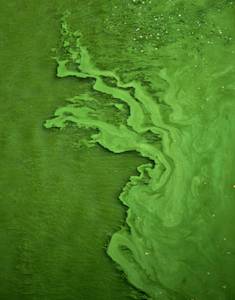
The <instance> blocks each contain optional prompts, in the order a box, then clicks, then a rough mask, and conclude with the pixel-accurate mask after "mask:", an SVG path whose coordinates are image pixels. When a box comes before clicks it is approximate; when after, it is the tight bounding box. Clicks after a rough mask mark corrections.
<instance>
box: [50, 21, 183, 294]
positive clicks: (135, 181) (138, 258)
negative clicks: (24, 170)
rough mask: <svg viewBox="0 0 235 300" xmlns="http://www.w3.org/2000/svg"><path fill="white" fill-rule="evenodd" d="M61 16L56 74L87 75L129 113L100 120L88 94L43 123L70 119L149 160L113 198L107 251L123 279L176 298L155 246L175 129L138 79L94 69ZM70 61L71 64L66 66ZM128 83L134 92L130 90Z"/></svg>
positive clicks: (108, 144)
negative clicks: (118, 225)
mask: <svg viewBox="0 0 235 300" xmlns="http://www.w3.org/2000/svg"><path fill="white" fill-rule="evenodd" d="M66 20H67V19H66V16H65V17H63V18H62V30H61V34H62V38H63V47H64V49H63V50H64V52H65V55H64V56H63V58H61V57H56V60H57V63H58V66H57V76H58V77H60V78H62V77H76V78H79V79H90V80H91V82H92V84H93V86H92V88H93V90H94V91H96V92H99V93H102V94H105V95H109V96H111V97H112V98H113V99H115V100H116V101H117V106H116V107H117V109H118V108H119V107H120V106H118V105H119V104H120V103H125V104H126V105H128V107H129V112H130V113H129V116H128V118H127V119H126V120H125V121H124V122H123V124H121V125H120V124H119V125H115V124H110V123H108V122H106V121H105V120H102V116H99V113H100V112H99V111H96V112H94V110H93V109H92V108H90V107H88V105H86V103H87V101H92V97H93V96H91V97H88V96H87V95H84V94H83V95H78V96H76V97H74V98H72V99H69V102H70V103H69V104H68V105H67V106H65V107H61V108H58V109H57V110H56V112H55V114H54V117H53V118H52V119H50V120H47V121H46V122H45V127H46V128H53V127H55V128H64V127H66V125H67V124H68V123H71V122H72V123H74V124H75V125H77V126H78V127H79V128H87V129H90V128H94V129H96V130H97V131H98V133H96V134H93V135H92V136H91V139H92V141H94V142H95V143H98V144H100V145H101V146H102V147H104V148H106V149H108V150H109V151H112V152H114V153H122V152H126V151H137V152H138V153H140V154H141V155H142V156H143V157H145V158H148V159H149V161H150V162H149V163H147V164H143V165H141V166H139V167H138V171H139V176H132V177H131V178H130V181H129V182H128V183H127V184H126V186H125V187H124V188H123V191H122V193H121V195H120V197H119V199H120V200H121V202H122V203H123V204H124V205H125V206H127V207H128V211H127V218H126V225H125V226H124V227H123V228H122V229H121V230H120V231H118V232H116V233H114V234H113V236H112V238H111V241H110V243H109V245H108V248H107V253H108V255H109V256H110V257H111V258H112V259H113V260H114V261H115V262H116V263H117V264H118V265H119V266H120V267H121V269H122V270H123V271H124V272H125V274H126V276H127V279H128V281H129V282H130V283H131V284H132V285H133V286H135V287H136V288H137V289H139V290H141V291H143V292H144V293H145V294H146V295H147V297H148V298H149V299H176V298H177V295H178V291H175V290H174V289H172V288H171V287H168V286H167V280H165V282H164V279H165V278H166V276H167V274H166V271H165V270H164V268H163V266H164V265H165V266H166V264H167V262H166V261H164V260H165V258H164V255H163V253H162V252H163V250H162V249H161V246H158V239H159V240H161V242H162V243H165V242H166V239H167V234H168V233H169V234H171V229H170V227H171V225H172V226H174V225H175V224H174V220H173V218H170V217H169V218H168V216H169V214H167V213H165V217H163V218H162V219H161V217H160V214H159V212H158V210H160V209H161V214H163V215H164V212H163V211H162V208H161V207H160V205H163V196H164V187H165V185H166V184H167V182H168V181H169V180H170V178H171V176H172V173H173V170H174V169H175V166H174V163H173V160H172V159H171V158H170V148H171V144H172V137H173V136H174V139H176V138H177V130H176V129H174V128H172V127H170V126H169V125H167V124H165V123H164V121H163V118H162V116H161V113H160V109H159V107H158V104H157V102H156V101H154V100H153V99H152V98H151V96H150V95H149V94H148V93H147V91H145V89H144V87H143V86H142V84H141V83H140V82H137V81H132V82H129V83H123V82H122V81H121V79H120V78H119V76H118V75H117V74H115V73H114V72H112V71H107V70H104V71H103V70H99V69H98V68H96V67H95V65H94V64H93V62H92V61H91V58H90V56H89V53H88V51H87V49H86V47H84V46H83V45H82V43H81V35H80V33H78V32H72V31H70V29H69V27H68V24H67V21H66ZM70 64H73V66H76V68H72V69H71V68H70V67H69V65H70ZM164 76H165V75H164V74H163V75H162V78H163V79H164ZM105 79H110V80H112V81H114V82H115V83H116V86H113V85H112V86H111V85H109V84H107V83H106V82H107V80H105ZM130 88H131V89H132V91H134V93H130ZM78 100H83V105H82V106H81V105H77V103H76V102H77V101H78ZM94 101H95V100H94ZM79 103H80V102H79ZM146 112H147V113H146ZM100 115H101V114H100ZM146 115H147V116H148V117H147V118H148V119H146ZM146 124H147V125H146ZM149 132H150V133H151V135H152V136H153V137H157V139H158V140H159V141H160V143H161V148H160V149H159V147H158V146H156V145H155V144H154V143H151V142H149V140H148V139H147V138H146V137H145V133H149ZM161 199H162V200H161ZM158 201H159V204H158ZM166 210H167V208H166ZM174 213H175V214H176V213H177V211H175V212H174ZM167 218H168V219H167ZM165 223H166V224H165ZM167 224H168V225H169V226H168V225H167ZM163 228H166V229H165V233H164V235H165V236H161V235H162V233H161V232H164V230H163ZM162 261H163V263H162ZM176 267H177V266H176ZM180 299H183V298H182V297H181V298H180Z"/></svg>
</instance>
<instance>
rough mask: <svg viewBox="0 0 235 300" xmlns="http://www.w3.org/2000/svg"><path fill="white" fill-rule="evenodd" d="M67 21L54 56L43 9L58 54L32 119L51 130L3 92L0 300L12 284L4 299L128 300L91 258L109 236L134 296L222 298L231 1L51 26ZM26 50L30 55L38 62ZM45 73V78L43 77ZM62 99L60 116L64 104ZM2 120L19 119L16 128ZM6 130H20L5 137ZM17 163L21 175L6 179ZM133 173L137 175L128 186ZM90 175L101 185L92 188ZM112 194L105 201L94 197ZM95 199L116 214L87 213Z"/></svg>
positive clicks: (138, 5) (164, 6)
mask: <svg viewBox="0 0 235 300" xmlns="http://www.w3.org/2000/svg"><path fill="white" fill-rule="evenodd" d="M76 4H79V5H76ZM40 7H41V6H40ZM32 8H33V7H31V9H32ZM66 8H68V9H70V11H71V15H70V16H69V18H68V19H69V20H68V21H67V19H66V21H63V22H62V24H63V30H62V44H61V43H59V42H58V41H59V37H58V36H57V38H56V39H55V37H54V36H55V32H57V33H56V35H57V34H58V31H59V22H58V20H59V19H58V15H56V14H54V12H53V10H46V9H45V6H42V7H41V9H42V10H43V11H44V12H45V14H48V16H49V15H51V14H52V15H53V16H54V17H55V20H56V21H53V22H54V23H57V25H58V31H57V30H56V29H55V28H53V30H54V32H53V33H52V36H53V37H54V39H55V40H56V41H57V43H56V42H53V43H52V41H51V40H50V39H49V38H48V41H50V42H49V43H50V47H51V46H53V47H55V48H57V49H58V51H57V53H56V54H55V55H56V56H57V60H58V69H57V75H58V77H61V78H60V79H56V78H54V79H53V80H52V78H47V77H46V78H44V77H43V78H44V79H43V82H44V81H45V86H44V85H43V86H42V87H41V89H40V91H41V93H42V95H40V94H39V92H38V93H37V92H35V95H34V97H36V95H37V97H36V98H37V99H39V98H40V100H41V99H42V98H43V99H42V101H43V102H40V104H38V110H40V109H41V110H40V118H38V119H40V120H41V121H42V120H45V119H48V116H49V115H50V112H51V113H52V112H53V110H55V108H56V107H60V108H59V109H57V111H56V113H55V118H53V119H50V120H48V121H47V122H46V127H57V128H58V127H59V128H63V129H62V130H61V131H59V130H58V129H55V130H51V131H50V130H48V131H46V130H44V131H43V130H42V128H39V127H38V124H35V118H36V115H37V116H38V112H37V113H36V110H35V109H34V107H33V104H31V103H32V99H33V98H30V97H28V94H27V93H29V89H28V87H29V86H30V85H29V86H26V87H25V88H24V89H22V88H21V93H22V90H23V91H24V92H25V95H24V98H23V99H28V98H30V104H31V105H32V107H30V105H28V106H27V108H25V110H23V107H25V103H26V102H25V101H22V106H21V105H20V104H19V101H17V102H15V101H16V99H15V98H13V97H12V93H13V92H12V91H15V93H16V94H17V95H18V94H19V95H21V93H19V92H18V91H19V87H18V88H17V85H14V88H9V90H10V91H11V93H10V92H9V90H8V93H9V95H11V97H10V100H9V101H10V102H7V101H4V102H3V104H4V106H6V105H8V106H7V109H6V108H5V111H6V119H7V121H8V122H10V121H9V120H11V123H10V124H11V126H9V124H8V126H7V122H5V121H4V122H3V124H4V126H6V128H7V129H6V130H3V132H4V134H6V132H7V130H8V131H11V135H10V137H9V136H8V135H6V136H5V139H7V143H6V146H5V148H3V149H5V150H3V162H4V166H5V169H6V171H5V172H2V174H3V179H4V180H3V183H4V185H3V189H5V190H6V191H7V192H6V195H8V198H9V197H10V198H9V199H11V201H8V202H7V204H4V202H3V204H2V207H3V208H4V209H5V210H6V211H7V213H8V214H11V215H13V216H14V215H16V217H15V218H14V217H13V216H12V218H10V217H8V218H7V217H6V215H5V214H4V215H5V219H6V221H5V223H4V224H5V225H4V226H5V227H6V228H8V229H7V230H8V231H10V232H12V233H11V234H10V235H7V236H6V237H5V240H6V242H5V243H4V244H3V245H4V246H3V250H2V252H3V254H4V253H8V255H7V257H9V258H8V261H7V263H6V262H5V264H4V265H5V266H6V270H7V272H6V273H4V274H9V275H8V276H9V277H11V280H9V279H4V280H3V281H2V282H3V288H2V290H3V295H4V297H5V295H8V294H7V293H9V291H7V286H9V285H12V284H15V286H17V289H16V293H15V295H16V296H15V298H14V296H13V294H11V296H6V297H5V298H9V297H12V298H14V299H18V298H19V295H20V297H21V298H22V297H24V298H23V299H116V298H117V299H126V298H127V299H128V297H130V295H131V291H130V289H129V288H128V286H127V285H125V283H127V282H125V281H121V279H120V278H119V277H118V276H119V275H118V274H120V273H119V272H118V271H117V272H115V265H114V264H113V265H112V264H111V261H108V260H106V259H108V258H107V257H106V256H105V255H104V249H103V250H102V251H101V248H102V247H104V248H105V246H106V245H107V243H105V236H106V235H105V232H106V230H108V233H109V234H112V233H114V232H115V231H116V233H114V234H113V235H112V239H111V242H110V243H109V245H108V249H107V250H108V251H107V252H108V254H109V256H110V257H111V258H112V259H113V260H114V261H115V262H116V263H117V264H118V265H119V267H120V268H121V270H123V271H124V273H125V274H126V276H127V279H128V281H129V283H131V284H132V285H133V286H135V287H136V288H138V289H139V290H141V291H142V292H143V293H145V294H146V297H150V298H151V299H201V300H204V299H205V300H207V299H218V300H220V299H221V300H222V299H226V300H227V299H231V300H232V299H234V296H235V294H234V269H235V268H234V199H235V196H234V193H235V188H234V184H235V182H234V178H235V176H234V165H235V162H234V160H235V159H234V148H235V140H234V134H233V133H234V129H235V128H234V127H235V122H234V115H235V104H234V79H235V78H234V77H235V72H234V61H235V59H234V56H235V44H234V38H235V36H234V33H235V32H234V25H235V24H234V20H235V18H234V14H235V8H234V3H233V1H216V3H215V1H196V2H195V1H187V2H186V1H164V2H163V1H158V2H156V1H137V0H136V1H109V2H106V1H102V2H100V1H97V2H95V3H94V2H92V1H90V2H86V3H85V2H83V1H78V2H77V3H75V2H71V3H67V4H66V5H61V7H57V13H58V12H62V11H65V9H66ZM8 9H9V8H8ZM14 9H16V7H14ZM41 13H42V12H40V13H39V16H40V15H41ZM5 15H6V14H5ZM94 16H96V17H94ZM48 19H49V20H50V22H52V19H51V18H49V17H48ZM33 20H34V22H35V18H32V19H31V22H33ZM36 20H37V19H36ZM44 22H45V21H43V22H40V24H41V23H42V24H44ZM54 23H53V24H54ZM49 24H50V23H49ZM68 25H69V26H71V28H72V29H70V27H67V26H68ZM88 25H89V26H88ZM11 26H12V25H11ZM41 26H42V25H41ZM44 26H45V28H44V27H43V28H44V31H45V29H46V26H48V24H46V23H45V25H44ZM7 28H8V31H9V34H10V29H9V28H10V27H7ZM27 28H28V27H27ZM50 28H51V27H50ZM75 30H79V33H81V34H82V37H79V33H76V34H74V32H75ZM44 31H43V30H42V32H44ZM3 32H5V31H3ZM38 35H39V36H40V34H38ZM42 36H43V38H44V35H42ZM25 38H26V37H25ZM28 38H29V41H28V42H29V43H32V42H33V41H34V40H35V39H34V38H33V37H28ZM43 38H42V39H43ZM5 39H6V40H7V38H5ZM12 39H13V40H14V39H16V37H15V36H14V38H12ZM19 40H20V39H19ZM20 41H21V40H20ZM40 41H41V40H40ZM53 41H54V40H53ZM19 43H20V42H19V41H18V44H19ZM38 43H39V44H40V42H38ZM51 44H53V45H51ZM14 45H15V47H16V45H17V43H16V44H14ZM31 45H34V44H31ZM36 49H39V45H37V47H35V53H39V52H38V51H36ZM22 51H23V50H22ZM6 53H8V52H6ZM10 53H11V52H10ZM17 53H18V52H17ZM26 53H28V52H27V51H26V52H25V53H24V54H23V56H24V57H26V58H27V54H26ZM18 55H19V54H18ZM37 55H38V56H36V58H35V59H32V61H31V60H29V59H28V60H27V59H26V62H28V66H30V69H31V68H33V69H31V73H30V72H25V73H26V75H25V76H26V77H25V79H24V82H26V81H27V83H28V82H34V84H33V85H32V87H31V93H29V94H30V96H31V95H32V94H33V92H32V91H34V90H36V91H37V87H36V88H34V86H35V85H36V86H37V84H36V81H37V80H31V81H30V78H33V76H32V74H33V75H34V76H35V74H37V73H34V72H33V70H34V69H35V68H36V66H37V69H38V65H37V64H39V65H40V62H43V60H45V58H44V57H45V56H44V55H42V53H41V52H40V55H39V54H37ZM39 58H40V60H39ZM33 63H35V64H36V65H33ZM49 64H50V63H49V61H48V62H47V71H46V72H45V70H44V69H43V70H42V73H41V74H43V76H44V74H45V73H46V75H45V76H49V75H48V74H53V73H52V72H51V73H49V72H50V71H49V70H50V68H49ZM6 69H7V67H6ZM39 69H40V68H39ZM14 70H15V69H14ZM28 70H29V67H28ZM6 73H7V72H6ZM12 73H13V71H11V72H10V74H12ZM19 74H21V73H20V71H19ZM30 74H31V76H30ZM14 76H16V75H14ZM26 79H27V80H26ZM10 82H11V81H10ZM38 82H41V79H40V78H38ZM31 84H32V83H31ZM21 85H22V84H20V83H19V86H21ZM7 86H8V85H7V84H6V83H5V85H4V89H5V94H6V95H7V92H6V91H7V89H6V87H7ZM51 86H52V87H51ZM39 95H40V97H38V96H39ZM41 96H44V97H41ZM50 97H51V98H53V99H51V100H50ZM58 97H59V98H60V99H58ZM16 98H17V97H16ZM45 98H46V100H45ZM55 98H57V100H55ZM66 98H70V100H69V102H70V103H65V102H63V99H66ZM38 101H39V100H38ZM6 103H7V104H6ZM9 103H10V104H9ZM14 103H17V104H15V105H14ZM33 103H35V102H33ZM42 103H46V105H44V104H43V105H42ZM16 107H17V108H18V107H19V108H18V109H16ZM39 107H40V109H39ZM42 108H43V109H42ZM14 109H15V111H14ZM28 109H30V112H29V113H25V114H24V118H21V117H20V116H21V115H22V114H23V112H26V111H27V110H28ZM20 112H21V113H20ZM10 115H12V116H13V117H15V118H16V116H18V117H17V118H16V121H15V122H13V121H12V119H13V117H12V118H9V116H10ZM33 115H34V117H32V116H33ZM22 120H25V121H22ZM18 123H19V124H21V127H22V129H21V127H20V128H19V127H18V126H17V130H16V126H15V125H16V124H18ZM36 123H37V122H36ZM71 125H73V126H71ZM34 126H35V127H34ZM76 126H78V127H82V128H89V130H91V131H89V132H88V136H89V134H91V142H93V143H98V144H100V145H101V146H102V147H103V148H105V149H108V150H109V151H110V152H113V153H116V154H112V155H111V154H110V155H111V156H110V155H108V152H103V150H102V148H99V150H98V149H96V148H82V149H83V150H79V149H78V141H81V135H82V134H84V131H83V129H82V130H81V128H80V129H78V128H77V127H76ZM10 128H13V129H12V130H10ZM32 128H35V130H34V131H32ZM26 129H27V130H26ZM24 132H25V135H24V137H22V133H24ZM90 132H91V133H90ZM86 138H87V136H86V135H85V140H84V139H83V141H84V142H86ZM88 143H89V142H88ZM14 145H15V147H14ZM16 145H21V147H20V148H19V149H20V150H18V149H17V147H16ZM29 145H33V146H32V147H29ZM13 149H17V151H14V152H13ZM55 149H56V151H55ZM4 151H5V152H4ZM27 151H28V152H27ZM32 151H35V156H33V159H31V157H32V155H31V153H33V152H32ZM81 151H82V152H81ZM130 151H131V152H130ZM133 151H135V152H137V153H139V154H140V155H141V156H143V160H141V159H140V158H137V156H135V155H134V154H133ZM57 152H58V153H59V154H57ZM4 153H5V154H4ZM25 153H26V154H25ZM27 153H28V154H27ZM121 153H122V154H121ZM124 153H126V154H124ZM4 155H5V156H4ZM24 155H26V158H25V161H26V162H24V160H23V159H22V157H24ZM57 155H58V156H57ZM123 155H126V156H123ZM4 157H5V158H4ZM29 157H30V159H29ZM108 157H112V162H111V158H110V163H108V162H107V159H108ZM66 159H67V160H66ZM19 161H20V166H22V164H23V169H22V170H23V175H24V176H21V174H22V172H19V175H18V176H17V172H16V169H17V170H18V168H16V166H17V165H18V164H19ZM114 161H115V164H116V165H114ZM9 162H11V164H12V167H11V164H9ZM121 165H122V166H123V167H120V166H121ZM137 165H139V166H140V165H141V167H139V176H138V177H137V176H135V177H131V181H130V182H129V183H128V184H127V185H126V183H127V182H128V177H129V176H130V175H131V174H130V173H131V172H133V170H134V169H135V167H136V166H137ZM6 166H7V167H6ZM131 168H132V169H131ZM81 170H82V172H81ZM127 170H129V171H127ZM99 172H104V173H103V174H106V175H105V176H104V175H102V178H100V175H99V174H100V173H99ZM128 172H129V173H128ZM127 173H128V174H127ZM13 174H14V176H15V177H14V176H13ZM36 174H37V175H36ZM81 174H82V175H81ZM124 174H125V175H124ZM132 174H133V173H132ZM35 176H36V178H35V179H34V177H35ZM124 177H125V178H124ZM8 178H13V179H14V178H16V179H15V182H16V183H15V184H14V183H13V186H15V187H17V186H19V188H18V189H17V188H16V189H14V190H13V191H12V190H7V188H8V189H9V185H8V184H7V182H8V181H9V180H8ZM29 178H30V180H29ZM118 178H120V180H119V182H118V181H117V180H118ZM27 180H28V181H27ZM77 182H79V185H77ZM25 183H27V184H25ZM47 186H48V187H47ZM112 186H113V194H111V193H110V194H108V193H107V194H105V195H104V197H103V193H104V191H105V193H106V192H107V191H108V190H109V189H110V188H111V187H112ZM117 186H118V188H117ZM122 188H124V190H123V192H122V194H121V196H120V200H121V201H122V203H124V204H125V206H126V207H128V217H127V219H126V225H125V226H123V227H122V229H121V230H120V231H118V230H119V229H118V228H117V227H118V225H120V224H122V222H123V220H124V216H123V215H122V214H121V212H120V206H119V205H118V200H117V199H118V194H120V191H121V189H122ZM118 189H119V190H118ZM32 191H33V194H32ZM26 194H27V197H26V198H25V195H26ZM97 194H98V195H99V196H98V197H99V198H98V199H109V201H113V203H115V204H112V206H110V202H108V200H107V201H106V200H105V201H104V202H100V201H97V202H95V203H94V202H93V199H94V198H95V199H96V196H97ZM31 195H35V196H34V197H31ZM42 195H44V197H42ZM78 195H79V196H78ZM32 198H33V199H32ZM42 198H43V199H42ZM6 199H7V197H4V200H5V201H7V200H6ZM37 199H40V201H39V200H37ZM9 203H11V208H9ZM120 203H121V202H120ZM48 205H49V209H48V207H47V206H48ZM113 205H116V206H113ZM24 209H25V210H24ZM79 211H80V214H79ZM19 212H20V213H19ZM101 212H102V213H101ZM24 215H25V217H24ZM79 216H80V218H79ZM107 216H109V218H110V221H108V220H107ZM112 216H114V217H112ZM10 219H11V220H14V221H9V220H10ZM73 220H74V221H73ZM91 224H93V225H91ZM98 224H99V226H98ZM90 226H91V227H90ZM98 228H99V230H98ZM4 232H6V231H4ZM97 232H100V235H98V236H97ZM71 236H72V238H71ZM10 239H11V241H13V242H11V241H10ZM95 241H97V242H96V243H95ZM106 241H107V239H106ZM12 243H13V244H17V243H18V244H17V245H18V246H17V247H13V246H12ZM8 244H9V246H8ZM7 249H12V250H11V251H9V250H7ZM99 251H100V252H99ZM58 260H59V262H60V263H59V264H57V263H56V262H57V261H58ZM98 261H99V262H100V263H98ZM112 267H113V268H112ZM12 274H14V275H12ZM102 275H104V276H106V277H105V278H106V279H105V280H106V283H107V282H109V284H108V286H107V284H102V283H101V282H102V279H103V278H102ZM107 278H109V279H107ZM71 279H72V280H71ZM107 280H109V281H107ZM58 285H59V286H60V288H58ZM91 290H92V292H91ZM4 293H5V294H4ZM132 295H133V293H132ZM17 297H18V298H17ZM53 297H54V298H53ZM136 297H137V298H139V297H138V296H136ZM146 297H145V296H144V298H146Z"/></svg>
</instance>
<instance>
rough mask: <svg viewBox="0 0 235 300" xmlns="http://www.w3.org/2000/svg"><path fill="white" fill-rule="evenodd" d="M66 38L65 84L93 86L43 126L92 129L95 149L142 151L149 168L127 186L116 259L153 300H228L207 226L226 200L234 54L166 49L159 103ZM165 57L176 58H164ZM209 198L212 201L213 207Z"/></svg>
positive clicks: (66, 32) (61, 59)
mask: <svg viewBox="0 0 235 300" xmlns="http://www.w3.org/2000/svg"><path fill="white" fill-rule="evenodd" d="M61 33H62V41H63V47H62V48H63V49H62V50H63V51H62V52H63V53H60V55H57V57H56V59H57V62H58V67H57V76H58V77H60V78H62V77H75V78H77V80H78V84H80V83H81V82H82V81H86V82H88V84H89V85H90V88H89V89H87V92H86V93H81V94H80V95H76V96H75V97H73V98H71V99H68V102H69V103H68V104H67V105H65V106H64V107H61V108H58V109H57V110H56V112H55V114H54V117H53V118H52V119H50V120H48V121H46V123H45V127H46V128H53V127H56V128H64V127H66V126H67V125H68V124H71V123H72V124H75V125H76V126H78V127H79V128H85V129H94V130H95V131H96V132H95V133H93V134H92V135H91V143H98V144H100V145H101V146H103V147H104V148H106V149H108V150H109V151H112V152H114V153H122V152H126V151H137V152H138V153H140V154H141V155H142V156H143V157H146V158H147V159H148V160H149V163H147V164H144V165H141V166H140V167H139V168H138V171H139V176H132V177H131V178H130V181H129V182H128V183H127V185H126V186H125V187H124V188H123V191H122V193H121V195H120V200H121V202H122V203H123V204H124V205H125V206H126V207H128V210H127V218H126V224H125V226H123V228H122V229H121V230H120V231H118V232H116V233H114V234H113V236H112V238H111V241H110V244H109V245H108V248H107V253H108V255H109V256H110V257H111V258H112V259H113V260H114V261H115V262H116V263H117V264H118V265H119V266H120V267H121V269H122V270H123V271H124V272H125V274H126V276H127V278H128V280H129V282H130V283H131V284H133V285H134V286H135V287H136V288H138V289H139V290H141V291H143V292H145V293H146V295H147V296H148V297H149V298H150V299H154V300H156V299H200V300H203V299H205V300H206V299H212V298H213V299H230V298H228V294H227V290H226V287H227V282H224V280H223V279H221V277H220V275H219V274H217V273H216V272H215V261H216V260H217V259H220V258H219V255H218V250H217V248H216V247H215V243H214V241H213V229H211V228H212V227H210V225H209V226H208V224H211V222H212V220H213V218H215V209H214V208H215V207H216V206H218V205H220V204H218V203H216V201H218V196H221V197H223V186H221V185H220V182H221V172H222V169H221V168H222V166H224V165H225V164H226V163H225V162H224V161H225V154H224V149H226V143H227V141H228V139H229V138H230V139H231V131H232V128H234V122H232V119H233V118H232V114H231V112H234V105H233V104H232V101H231V98H230V97H227V98H226V95H225V97H224V101H222V102H221V101H219V99H220V96H221V94H223V93H226V92H225V89H227V90H228V91H230V92H233V95H234V87H233V80H234V79H235V71H234V67H233V66H229V65H228V64H227V63H226V60H225V56H230V57H231V59H232V57H233V58H234V52H232V51H231V49H232V47H233V46H232V45H231V46H230V47H229V46H228V47H227V48H226V49H225V48H224V47H223V46H221V52H220V51H219V52H213V51H211V48H210V47H211V45H210V44H207V45H206V46H205V47H204V55H205V56H204V59H202V57H201V54H198V55H195V56H193V55H188V54H187V49H184V47H181V46H180V45H178V44H177V43H175V44H174V46H172V45H168V46H166V47H165V48H163V50H162V53H161V52H159V53H160V54H159V55H161V54H162V57H163V58H162V61H163V66H164V67H162V68H161V70H160V71H159V73H158V80H156V82H154V80H153V82H154V84H155V88H156V90H161V92H159V93H158V94H157V96H156V95H154V94H151V92H150V91H149V90H148V89H147V88H145V85H144V83H142V82H141V81H138V80H133V81H130V82H123V81H122V80H121V78H120V76H118V74H117V73H115V72H114V71H111V70H100V69H99V68H97V67H96V66H95V64H94V63H93V61H92V59H91V57H90V55H89V52H88V50H87V48H86V47H85V46H84V45H83V43H82V36H81V35H80V33H79V32H73V31H71V30H70V29H69V26H68V24H67V19H66V17H64V18H63V19H62V31H61ZM172 47H173V48H172ZM164 52H165V53H166V54H165V57H167V55H169V53H171V56H172V57H171V59H169V57H168V60H164V55H163V53H164ZM172 53H173V54H172ZM221 53H222V54H223V55H222V56H221ZM216 60H217V61H219V65H220V67H219V68H217V67H215V65H214V64H213V61H216ZM205 64H206V65H207V67H206V68H205V67H204V66H205ZM192 70H193V71H192ZM202 77H203V78H208V80H207V82H202V81H200V80H199V79H200V78H202ZM228 78H230V79H229V80H228ZM225 79H226V86H225V87H224V86H223V82H224V81H225ZM198 82H200V85H198V86H197V83H198ZM221 83H222V84H221ZM159 85H162V86H159ZM102 98H104V99H106V100H105V101H103V102H102ZM107 99H108V100H107ZM215 105H217V106H218V108H217V109H213V107H214V106H215ZM208 112H210V113H208ZM225 120H226V121H225ZM205 124H206V125H205ZM205 126H206V127H205ZM221 128H223V129H222V130H221ZM223 132H226V134H223ZM228 132H230V134H229V133H228ZM215 149H216V150H215ZM228 151H230V150H228ZM218 166H219V167H218ZM220 166H221V167H220ZM212 174H213V175H212ZM112 175H114V174H110V176H112ZM212 176H213V178H212ZM209 181H211V185H210V183H209ZM208 186H209V187H208ZM208 191H209V193H210V195H211V196H210V198H211V199H212V200H211V201H210V202H208V203H206V202H205V197H204V196H203V195H204V194H205V193H207V194H208ZM214 194H216V197H215V196H214ZM213 197H214V200H213ZM205 249H206V250H205ZM192 257H197V260H195V259H192Z"/></svg>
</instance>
